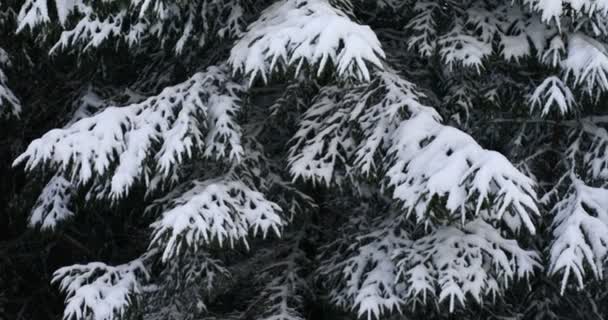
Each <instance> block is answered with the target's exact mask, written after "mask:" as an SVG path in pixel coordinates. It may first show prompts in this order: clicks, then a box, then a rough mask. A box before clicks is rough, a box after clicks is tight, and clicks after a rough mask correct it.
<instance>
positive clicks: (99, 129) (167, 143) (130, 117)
mask: <svg viewBox="0 0 608 320" xmlns="http://www.w3.org/2000/svg"><path fill="white" fill-rule="evenodd" d="M239 90H240V87H239V86H238V85H236V84H234V83H232V82H230V81H229V80H228V78H227V76H226V74H225V73H224V71H223V69H221V68H217V67H210V68H208V70H207V71H206V72H201V73H197V74H195V75H194V76H192V77H191V78H190V79H189V80H187V81H186V82H184V83H181V84H178V85H175V86H172V87H167V88H165V89H164V90H163V91H162V92H161V93H160V94H158V95H157V96H153V97H150V98H148V99H146V100H144V101H142V102H140V103H136V104H132V105H128V106H125V107H120V108H119V107H108V108H106V109H105V110H103V111H102V112H100V113H98V114H96V115H94V116H91V117H88V118H83V119H81V120H79V121H77V122H75V123H74V124H72V125H71V126H69V127H67V128H64V129H54V130H51V131H49V132H48V133H46V134H45V135H44V136H42V137H41V138H39V139H36V140H34V141H33V142H32V143H31V144H30V145H29V146H28V148H27V150H26V151H25V152H24V153H23V154H22V155H20V156H19V157H18V158H17V159H16V160H15V162H14V164H19V163H21V162H26V167H27V169H28V170H32V169H33V168H35V167H38V166H41V165H43V164H45V163H50V164H51V165H53V166H56V167H57V169H58V171H59V172H60V173H62V172H65V173H67V174H69V175H71V176H72V177H73V179H75V181H76V182H77V183H80V184H84V183H87V182H88V181H89V180H90V179H91V178H93V177H100V176H104V175H105V174H109V175H110V176H111V188H110V189H111V190H110V193H111V196H112V197H120V196H123V195H125V194H127V193H128V191H129V189H130V188H131V187H132V186H133V184H134V183H135V182H136V181H142V180H143V181H144V182H145V183H148V182H149V180H150V173H158V174H159V175H160V176H161V177H162V178H168V177H170V176H171V174H172V173H173V172H175V170H176V169H177V168H178V167H179V164H181V163H182V162H183V161H184V158H185V157H191V156H192V153H193V152H194V151H195V150H203V149H204V147H205V133H206V131H207V129H208V128H209V127H210V132H211V134H210V135H209V136H207V139H206V140H207V151H208V152H207V154H209V155H210V154H211V153H213V152H217V153H218V155H227V157H228V158H229V159H230V160H238V159H239V158H240V153H241V152H242V148H241V147H240V139H238V137H239V136H240V129H239V128H238V126H237V125H236V124H235V123H234V122H232V121H231V120H229V119H227V117H229V116H230V115H232V114H233V113H234V112H235V111H236V110H237V109H238V107H237V106H236V103H237V102H238V101H239V100H238V97H236V94H237V92H238V91H239ZM209 114H211V115H212V116H211V117H210V118H208V115H209ZM209 119H211V121H210V123H207V121H208V120H209ZM222 138H226V139H222ZM222 144H225V145H222ZM227 148H228V149H230V152H227V150H226V149H227ZM149 159H151V160H153V163H152V164H151V163H150V162H149V161H147V160H149Z"/></svg>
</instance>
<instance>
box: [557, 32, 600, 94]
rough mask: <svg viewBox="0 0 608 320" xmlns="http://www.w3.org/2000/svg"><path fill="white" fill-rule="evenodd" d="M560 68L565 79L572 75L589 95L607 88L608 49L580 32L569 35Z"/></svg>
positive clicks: (576, 82) (576, 83)
mask: <svg viewBox="0 0 608 320" xmlns="http://www.w3.org/2000/svg"><path fill="white" fill-rule="evenodd" d="M562 68H563V69H564V70H565V72H566V79H568V77H569V76H572V77H573V78H574V79H573V80H574V84H575V85H576V86H582V87H583V89H584V90H585V91H586V92H587V93H588V94H589V95H590V96H592V95H594V94H599V93H602V92H604V91H606V90H608V51H607V50H606V47H605V45H604V44H602V43H600V42H598V41H597V40H595V39H592V38H590V37H587V36H585V35H583V34H580V33H576V34H572V35H570V39H569V40H568V56H567V57H566V59H565V60H563V61H562Z"/></svg>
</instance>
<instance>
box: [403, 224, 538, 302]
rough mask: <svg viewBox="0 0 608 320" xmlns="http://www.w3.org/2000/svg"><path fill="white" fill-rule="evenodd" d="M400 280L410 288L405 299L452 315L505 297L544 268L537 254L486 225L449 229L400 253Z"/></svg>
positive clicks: (405, 248) (407, 247)
mask: <svg viewBox="0 0 608 320" xmlns="http://www.w3.org/2000/svg"><path fill="white" fill-rule="evenodd" d="M394 256H395V258H397V260H398V262H397V269H398V277H399V280H400V281H401V280H404V281H405V282H406V288H407V292H406V294H405V298H406V299H418V300H421V301H422V303H423V304H425V303H427V299H428V298H429V297H430V298H433V297H437V299H438V300H439V302H444V301H447V302H448V304H449V310H450V312H453V311H454V309H455V307H456V304H457V303H458V304H459V305H460V306H464V305H465V300H466V298H467V296H469V297H473V299H475V301H476V302H478V303H482V300H483V299H484V297H486V296H491V297H494V298H495V297H496V296H497V295H500V294H501V293H502V292H501V288H505V287H507V286H509V284H510V283H511V282H512V281H513V280H514V279H527V278H528V277H529V276H531V275H532V274H533V273H534V269H535V268H540V267H541V265H540V257H539V256H538V254H537V253H536V252H534V251H527V250H524V249H522V248H520V246H519V244H518V243H517V241H515V240H510V239H505V238H503V236H501V234H500V231H499V230H497V229H496V228H495V227H493V226H491V225H490V224H488V223H486V222H484V221H483V220H481V219H476V220H473V221H471V222H469V223H467V224H466V225H464V227H463V228H462V230H460V229H458V228H456V227H451V226H445V227H440V228H438V229H437V230H435V231H434V232H433V233H431V234H429V235H426V236H423V237H422V238H420V239H418V240H416V241H413V242H411V243H410V244H409V245H407V246H404V247H403V248H401V249H399V250H397V251H395V255H394Z"/></svg>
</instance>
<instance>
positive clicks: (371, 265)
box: [319, 212, 410, 319]
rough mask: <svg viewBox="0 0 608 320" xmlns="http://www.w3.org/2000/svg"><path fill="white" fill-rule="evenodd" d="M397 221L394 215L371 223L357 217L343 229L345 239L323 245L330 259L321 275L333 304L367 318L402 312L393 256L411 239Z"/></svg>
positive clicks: (323, 266) (326, 261)
mask: <svg viewBox="0 0 608 320" xmlns="http://www.w3.org/2000/svg"><path fill="white" fill-rule="evenodd" d="M358 213H359V214H360V212H358ZM363 218H364V217H363ZM395 221H397V219H394V217H392V218H388V219H386V220H384V221H382V220H381V221H380V222H379V223H378V222H376V223H373V224H372V225H371V226H370V225H367V221H365V219H362V218H361V217H360V216H357V217H356V218H353V219H351V221H350V222H349V223H347V225H346V226H345V227H344V228H343V229H342V230H341V233H340V234H342V235H343V237H344V239H339V240H338V241H336V242H334V243H331V244H330V245H328V246H326V247H325V248H323V251H324V255H326V256H327V257H328V258H327V259H324V260H323V261H322V264H321V267H320V268H319V274H320V276H321V277H323V278H326V279H327V280H328V282H327V284H328V289H329V290H330V294H329V296H330V298H331V301H332V302H333V303H335V304H336V305H338V306H340V307H346V308H351V309H352V310H354V311H357V314H358V316H359V317H363V316H366V317H367V318H368V319H372V318H375V319H380V316H381V315H383V314H386V313H390V312H394V311H399V312H400V311H401V309H400V304H401V303H402V302H403V301H402V297H403V294H402V293H403V292H402V291H403V286H399V285H398V284H397V281H396V276H397V266H396V263H395V261H394V260H393V258H392V255H393V253H394V252H395V250H397V249H398V248H401V247H403V246H406V245H408V244H409V243H410V241H409V240H408V238H407V234H405V232H404V231H403V230H401V229H399V228H396V227H395ZM358 229H363V230H362V231H363V232H361V231H360V230H358Z"/></svg>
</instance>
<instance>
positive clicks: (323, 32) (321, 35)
mask: <svg viewBox="0 0 608 320" xmlns="http://www.w3.org/2000/svg"><path fill="white" fill-rule="evenodd" d="M381 58H384V51H382V48H381V47H380V41H379V40H378V38H377V37H376V34H375V33H374V32H373V31H372V30H371V29H370V28H369V27H368V26H362V25H359V24H357V23H355V22H353V21H351V20H350V18H348V16H347V15H346V14H344V13H343V12H341V11H340V10H339V9H337V8H334V7H332V6H331V5H330V4H329V3H328V2H327V1H325V0H282V1H279V2H277V3H275V4H273V5H271V6H270V7H269V8H267V9H266V10H264V12H263V13H262V15H261V16H260V18H259V19H258V20H257V21H255V22H254V23H252V24H251V25H250V26H249V27H248V29H247V31H246V32H245V34H244V35H243V37H242V38H241V39H240V40H239V41H237V43H236V44H235V45H234V47H233V49H232V51H231V53H230V63H231V64H232V66H233V67H234V68H235V70H236V71H242V72H244V73H246V74H248V75H250V76H251V81H253V80H254V79H255V78H256V76H258V75H259V76H261V77H262V79H263V80H264V81H265V82H266V81H268V76H269V74H271V73H272V72H274V71H275V69H276V68H277V67H282V68H284V69H285V67H287V66H292V65H294V64H297V68H296V74H297V73H298V72H299V70H300V69H301V68H302V66H303V65H304V63H308V64H309V65H316V64H318V70H317V74H318V75H320V74H321V73H322V72H323V70H324V68H325V66H326V64H327V63H328V62H333V63H334V64H335V65H336V68H337V71H338V75H339V76H346V77H355V78H357V79H359V80H369V79H370V71H369V69H368V63H369V64H372V65H374V66H375V67H377V68H382V62H381Z"/></svg>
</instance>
